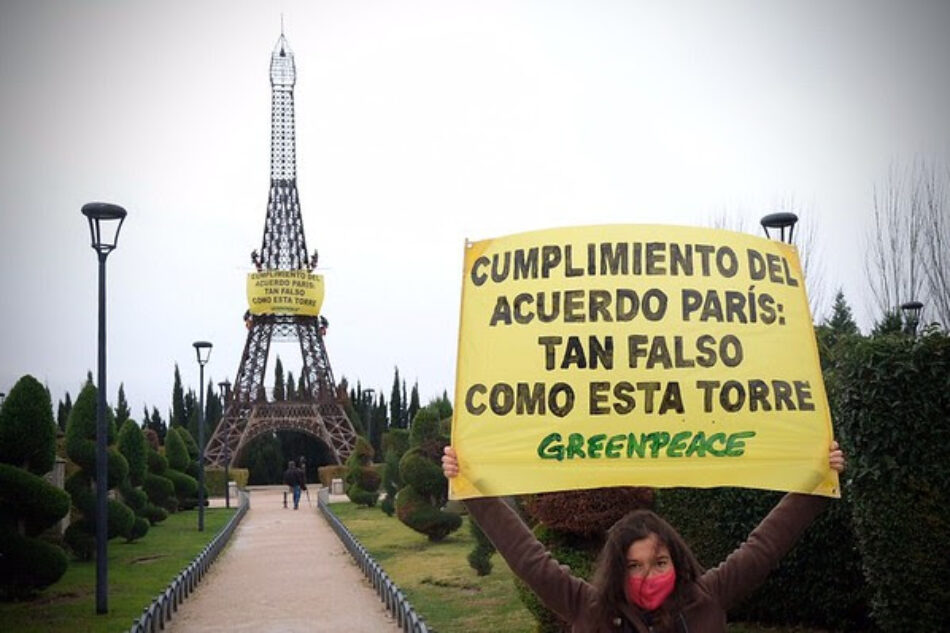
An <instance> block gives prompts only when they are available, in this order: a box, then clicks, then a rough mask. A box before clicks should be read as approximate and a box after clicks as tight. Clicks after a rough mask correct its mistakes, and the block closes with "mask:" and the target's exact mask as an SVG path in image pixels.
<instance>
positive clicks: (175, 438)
mask: <svg viewBox="0 0 950 633" xmlns="http://www.w3.org/2000/svg"><path fill="white" fill-rule="evenodd" d="M186 432H187V431H186ZM165 458H166V459H167V460H168V469H167V470H166V471H165V472H164V473H162V476H163V477H165V478H166V479H170V480H171V482H172V484H173V485H174V486H175V496H176V497H177V498H178V509H179V510H191V509H192V508H196V507H197V506H198V481H197V480H196V479H195V478H194V477H192V476H191V475H188V474H186V473H185V471H186V470H187V469H188V464H189V463H190V461H191V460H190V459H189V456H188V448H187V445H186V444H185V441H184V440H183V439H182V436H181V429H180V428H172V429H168V434H167V435H166V436H165Z"/></svg>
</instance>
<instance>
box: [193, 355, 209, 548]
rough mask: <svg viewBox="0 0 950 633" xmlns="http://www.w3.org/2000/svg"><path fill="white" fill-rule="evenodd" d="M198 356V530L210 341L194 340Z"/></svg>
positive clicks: (201, 525)
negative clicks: (206, 373)
mask: <svg viewBox="0 0 950 633" xmlns="http://www.w3.org/2000/svg"><path fill="white" fill-rule="evenodd" d="M192 344H193V345H194V346H195V355H196V356H197V357H198V384H199V385H200V387H199V388H198V394H199V395H198V531H199V532H204V530H205V364H206V363H207V362H208V359H209V358H211V343H209V342H208V341H195V342H194V343H192Z"/></svg>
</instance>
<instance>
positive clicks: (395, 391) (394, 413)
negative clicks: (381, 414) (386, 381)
mask: <svg viewBox="0 0 950 633" xmlns="http://www.w3.org/2000/svg"><path fill="white" fill-rule="evenodd" d="M401 410H402V395H401V393H400V391H399V367H398V366H397V367H396V371H395V372H394V374H393V388H392V392H391V393H390V395H389V426H390V427H392V428H395V429H401V428H403V425H402V419H401V417H400V415H399V412H400V411H401Z"/></svg>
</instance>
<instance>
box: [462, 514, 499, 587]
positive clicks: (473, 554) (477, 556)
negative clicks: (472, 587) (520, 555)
mask: <svg viewBox="0 0 950 633" xmlns="http://www.w3.org/2000/svg"><path fill="white" fill-rule="evenodd" d="M468 526H469V529H470V530H471V532H472V536H473V537H475V547H473V548H472V551H470V552H469V553H468V565H469V567H471V568H472V569H474V570H475V573H476V574H478V575H479V576H487V575H488V574H490V573H491V567H492V564H491V557H492V554H494V553H495V546H494V545H492V542H491V541H489V540H488V537H487V536H485V533H484V532H482V528H480V527H478V523H476V522H475V521H469V522H468Z"/></svg>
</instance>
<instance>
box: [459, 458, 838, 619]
mask: <svg viewBox="0 0 950 633" xmlns="http://www.w3.org/2000/svg"><path fill="white" fill-rule="evenodd" d="M828 465H829V467H830V468H831V469H832V470H834V471H836V472H838V473H841V472H842V471H843V470H844V454H843V453H842V452H841V450H840V449H839V448H838V443H837V442H832V443H831V447H830V449H829V452H828ZM442 471H443V473H444V474H445V476H446V477H457V476H458V474H459V460H458V455H457V454H456V452H455V449H454V448H453V447H452V446H446V447H445V454H444V455H443V456H442ZM828 501H829V500H828V499H827V498H825V497H817V496H812V495H806V494H795V493H789V494H787V495H785V497H783V498H782V500H781V501H780V502H779V504H778V505H777V506H775V508H774V509H773V510H772V511H771V512H770V513H769V515H768V516H767V517H765V519H763V520H762V522H761V523H760V524H759V525H758V527H756V528H755V530H753V531H752V533H751V534H750V535H749V537H748V539H747V540H746V542H745V543H743V544H742V545H740V546H739V548H738V549H736V550H735V551H734V552H733V553H732V554H730V555H729V556H728V557H727V558H726V560H725V561H723V562H722V563H721V564H720V565H719V566H717V567H715V568H714V569H710V570H704V569H703V568H702V567H701V566H700V564H699V562H698V561H697V560H696V557H695V556H694V555H693V552H692V551H691V550H690V548H689V546H688V545H687V544H686V542H685V541H684V540H683V538H682V537H681V536H680V535H679V533H678V532H677V531H676V530H675V529H673V528H672V527H671V526H670V525H669V524H668V523H667V522H666V521H664V520H663V519H661V518H660V517H659V516H657V515H656V514H654V513H653V512H651V511H649V510H635V511H633V512H630V513H629V514H627V515H626V516H625V517H623V518H621V519H620V520H619V521H617V522H616V523H615V524H614V525H613V527H611V528H610V530H608V532H607V542H606V543H605V544H604V547H603V550H601V553H600V556H599V557H598V560H597V564H596V567H595V569H594V576H593V579H592V580H591V582H587V581H586V580H583V579H581V578H578V577H577V576H574V575H572V574H571V573H570V570H569V569H568V568H567V567H564V566H562V565H560V564H558V562H557V561H556V560H555V559H554V557H552V556H551V553H550V552H549V551H547V549H546V548H545V547H544V545H542V544H541V543H540V542H539V541H538V540H537V538H535V536H534V533H533V532H532V531H531V530H530V529H529V528H528V526H527V525H525V524H524V522H523V521H522V520H521V518H520V517H519V516H518V515H517V513H515V511H514V510H512V509H511V508H510V507H509V506H508V505H507V504H506V503H504V502H503V501H501V500H500V499H499V498H498V497H483V498H480V499H468V500H466V501H465V506H466V507H467V508H468V511H469V513H470V514H471V516H472V518H473V519H474V520H475V521H476V522H477V523H478V525H479V527H481V528H482V531H484V532H485V535H486V536H488V538H489V539H490V540H491V542H492V543H493V544H494V545H495V548H496V549H497V550H498V553H499V554H501V555H502V557H504V559H505V560H506V561H507V562H508V566H509V567H511V570H512V571H513V572H514V573H515V574H516V575H517V576H518V577H519V578H521V580H522V581H524V582H525V584H527V585H528V586H529V587H530V588H531V590H532V591H534V593H535V594H537V596H538V598H540V599H541V601H542V602H543V603H544V604H545V605H546V606H547V607H548V608H549V609H551V610H552V611H554V612H556V613H557V614H558V615H559V616H561V617H562V618H563V619H564V620H566V621H567V622H568V623H569V624H570V626H571V631H573V632H574V633H606V632H616V633H699V632H700V631H702V632H704V633H724V632H725V630H726V612H727V611H728V610H729V609H730V608H732V607H733V606H734V605H736V604H737V603H738V602H739V601H741V600H742V599H743V598H744V597H746V596H747V595H749V594H750V593H752V591H753V590H755V589H756V588H757V587H758V586H760V585H761V584H762V583H763V582H765V579H766V578H767V577H768V575H769V572H771V571H772V569H774V568H775V567H776V566H777V565H778V562H779V560H780V559H781V558H782V557H783V556H784V555H785V554H786V552H788V550H790V549H791V548H792V546H793V545H794V544H795V542H796V541H797V540H798V538H799V537H800V536H801V534H802V532H804V531H805V529H806V528H807V527H808V526H809V524H811V522H812V520H813V519H814V518H815V517H816V516H818V514H819V513H820V512H821V511H822V510H823V509H824V508H825V507H826V506H827V505H828Z"/></svg>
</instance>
